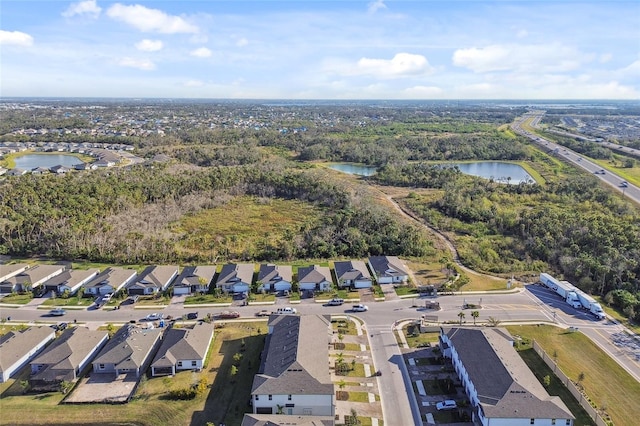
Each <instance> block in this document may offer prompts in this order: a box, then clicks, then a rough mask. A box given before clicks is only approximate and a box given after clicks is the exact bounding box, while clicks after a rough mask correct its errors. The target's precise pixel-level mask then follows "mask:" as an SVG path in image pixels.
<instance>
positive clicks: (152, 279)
mask: <svg viewBox="0 0 640 426" xmlns="http://www.w3.org/2000/svg"><path fill="white" fill-rule="evenodd" d="M177 275H178V267H177V266H174V265H157V266H148V267H147V268H145V270H144V271H142V273H141V274H140V275H138V279H137V280H136V282H135V283H134V284H131V287H133V286H139V287H154V288H157V289H158V290H165V289H166V288H167V287H169V285H170V284H171V282H172V281H173V279H174V278H175V277H176V276H177Z"/></svg>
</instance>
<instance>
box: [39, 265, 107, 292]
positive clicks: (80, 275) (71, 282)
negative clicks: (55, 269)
mask: <svg viewBox="0 0 640 426" xmlns="http://www.w3.org/2000/svg"><path fill="white" fill-rule="evenodd" d="M99 273H100V270H99V269H69V270H66V271H64V272H63V273H61V274H60V275H56V276H55V277H53V278H49V279H48V280H47V281H45V282H44V283H43V285H44V286H45V287H58V286H61V285H66V286H68V287H71V288H74V287H75V286H77V285H78V284H79V283H81V282H83V281H85V280H86V279H88V278H89V277H91V276H96V275H98V274H99Z"/></svg>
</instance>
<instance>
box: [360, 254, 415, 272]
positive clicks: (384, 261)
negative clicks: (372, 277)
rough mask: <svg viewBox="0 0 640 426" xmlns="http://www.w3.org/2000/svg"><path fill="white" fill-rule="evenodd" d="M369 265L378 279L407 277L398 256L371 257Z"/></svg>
mask: <svg viewBox="0 0 640 426" xmlns="http://www.w3.org/2000/svg"><path fill="white" fill-rule="evenodd" d="M369 264H370V265H371V267H372V268H373V270H374V271H375V274H376V275H377V276H378V277H397V276H406V275H407V271H405V270H404V265H403V264H402V262H401V261H400V259H398V257H397V256H371V257H369Z"/></svg>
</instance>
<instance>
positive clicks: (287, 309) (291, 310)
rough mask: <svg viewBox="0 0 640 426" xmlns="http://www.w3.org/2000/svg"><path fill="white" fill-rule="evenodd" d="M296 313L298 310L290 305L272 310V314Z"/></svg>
mask: <svg viewBox="0 0 640 426" xmlns="http://www.w3.org/2000/svg"><path fill="white" fill-rule="evenodd" d="M297 313H298V311H297V310H296V308H292V307H290V306H286V307H284V308H278V309H276V311H275V312H274V314H276V315H295V314H297Z"/></svg>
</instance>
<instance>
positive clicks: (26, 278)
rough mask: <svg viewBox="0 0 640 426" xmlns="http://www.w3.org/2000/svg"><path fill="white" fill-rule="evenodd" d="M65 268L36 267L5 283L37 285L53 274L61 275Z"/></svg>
mask: <svg viewBox="0 0 640 426" xmlns="http://www.w3.org/2000/svg"><path fill="white" fill-rule="evenodd" d="M64 269H65V267H64V266H62V265H36V266H34V267H33V268H29V269H27V270H26V271H24V272H21V273H20V274H18V275H15V276H13V277H11V278H9V279H8V280H6V281H5V282H4V283H10V284H14V285H15V284H25V283H29V284H37V283H40V284H41V281H42V280H43V279H45V278H46V277H48V276H49V275H51V274H61V273H62V272H63V271H64ZM4 283H3V284H4Z"/></svg>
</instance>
